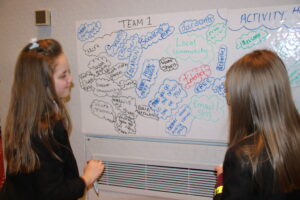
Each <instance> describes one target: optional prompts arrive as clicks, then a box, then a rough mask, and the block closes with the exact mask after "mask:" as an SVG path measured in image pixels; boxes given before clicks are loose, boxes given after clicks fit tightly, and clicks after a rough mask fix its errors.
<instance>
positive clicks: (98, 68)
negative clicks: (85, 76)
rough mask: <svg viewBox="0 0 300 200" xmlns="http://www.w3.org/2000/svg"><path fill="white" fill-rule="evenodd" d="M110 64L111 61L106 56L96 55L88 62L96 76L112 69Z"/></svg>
mask: <svg viewBox="0 0 300 200" xmlns="http://www.w3.org/2000/svg"><path fill="white" fill-rule="evenodd" d="M110 65H111V64H110V61H109V60H108V59H107V58H106V57H96V58H94V59H92V60H91V61H90V62H89V63H88V68H89V69H90V72H91V73H92V74H93V75H94V76H95V78H98V77H100V76H101V75H103V74H107V73H108V72H109V71H110V68H109V67H110Z"/></svg>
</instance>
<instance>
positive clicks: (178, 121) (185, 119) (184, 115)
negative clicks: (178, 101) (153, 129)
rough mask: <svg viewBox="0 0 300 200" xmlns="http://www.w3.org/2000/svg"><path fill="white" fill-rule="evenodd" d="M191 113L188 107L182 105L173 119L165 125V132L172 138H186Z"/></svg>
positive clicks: (190, 121)
mask: <svg viewBox="0 0 300 200" xmlns="http://www.w3.org/2000/svg"><path fill="white" fill-rule="evenodd" d="M193 119H194V118H193V117H192V111H191V108H190V106H189V105H182V106H181V107H180V108H179V109H178V112H177V113H176V114H175V117H174V118H173V119H172V120H170V121H169V122H168V123H167V124H166V132H167V133H168V134H169V135H173V136H186V135H187V134H188V133H189V131H190V129H191V125H192V122H193Z"/></svg>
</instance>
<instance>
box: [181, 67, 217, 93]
mask: <svg viewBox="0 0 300 200" xmlns="http://www.w3.org/2000/svg"><path fill="white" fill-rule="evenodd" d="M211 73H212V72H211V69H210V66H208V65H202V66H200V67H196V68H193V69H190V70H188V71H186V72H185V73H183V74H181V75H180V76H179V78H178V79H179V82H180V83H181V84H182V86H183V87H184V88H185V89H190V88H191V87H193V86H195V85H196V83H197V82H200V81H202V80H204V79H206V78H208V77H209V76H210V75H211Z"/></svg>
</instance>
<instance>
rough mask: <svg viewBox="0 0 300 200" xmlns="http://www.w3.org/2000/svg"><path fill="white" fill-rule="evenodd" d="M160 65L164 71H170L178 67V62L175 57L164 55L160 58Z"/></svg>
mask: <svg viewBox="0 0 300 200" xmlns="http://www.w3.org/2000/svg"><path fill="white" fill-rule="evenodd" d="M159 67H160V69H161V70H163V71H164V72H169V71H173V70H176V69H177V68H178V63H177V60H176V59H175V58H171V57H163V58H161V59H160V60H159Z"/></svg>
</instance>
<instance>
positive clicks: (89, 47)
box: [82, 32, 117, 56]
mask: <svg viewBox="0 0 300 200" xmlns="http://www.w3.org/2000/svg"><path fill="white" fill-rule="evenodd" d="M116 35H117V33H115V32H113V33H111V34H105V35H103V36H102V37H97V38H95V39H94V40H92V41H88V42H86V43H84V44H83V46H82V49H83V51H84V53H85V55H87V56H99V55H100V54H106V50H105V46H107V44H110V43H113V41H114V39H115V37H116Z"/></svg>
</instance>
